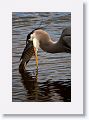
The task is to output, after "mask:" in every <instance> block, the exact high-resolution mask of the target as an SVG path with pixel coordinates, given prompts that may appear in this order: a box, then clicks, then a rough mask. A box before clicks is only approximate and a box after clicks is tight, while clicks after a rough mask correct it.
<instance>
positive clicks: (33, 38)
mask: <svg viewBox="0 0 89 120" xmlns="http://www.w3.org/2000/svg"><path fill="white" fill-rule="evenodd" d="M26 41H27V42H31V41H32V42H33V47H34V53H35V59H36V66H37V68H38V49H39V46H40V43H39V40H38V39H37V38H36V35H35V30H33V31H32V32H31V33H29V34H28V36H27V40H26Z"/></svg>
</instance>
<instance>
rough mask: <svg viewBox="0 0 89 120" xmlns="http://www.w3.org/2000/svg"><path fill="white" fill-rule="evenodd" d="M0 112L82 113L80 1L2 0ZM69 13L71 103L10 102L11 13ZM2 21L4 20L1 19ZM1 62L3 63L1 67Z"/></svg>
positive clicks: (81, 23) (81, 7)
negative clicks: (70, 34) (6, 0)
mask: <svg viewBox="0 0 89 120" xmlns="http://www.w3.org/2000/svg"><path fill="white" fill-rule="evenodd" d="M2 4H3V5H4V8H2V9H1V10H0V11H1V12H2V11H3V14H2V16H1V23H2V24H1V28H2V34H1V39H2V41H1V43H2V44H1V46H0V49H1V50H0V52H1V54H2V59H1V65H0V66H1V68H2V69H1V71H0V73H1V72H2V74H1V84H0V85H1V86H0V91H2V94H1V93H0V95H1V96H0V99H1V102H0V104H1V105H0V108H2V109H0V110H1V111H0V112H1V113H3V114H83V3H82V0H78V1H73V0H61V1H59V0H53V1H52V0H32V1H30V0H27V1H26V0H21V1H20V0H19V1H18V0H15V1H11V0H8V4H5V1H2ZM18 11H19V12H21V11H22V12H24V11H25V12H45V11H47V12H71V33H72V36H71V37H72V53H71V82H72V83H71V84H72V87H71V102H12V12H18ZM2 18H3V19H2ZM2 63H3V64H2Z"/></svg>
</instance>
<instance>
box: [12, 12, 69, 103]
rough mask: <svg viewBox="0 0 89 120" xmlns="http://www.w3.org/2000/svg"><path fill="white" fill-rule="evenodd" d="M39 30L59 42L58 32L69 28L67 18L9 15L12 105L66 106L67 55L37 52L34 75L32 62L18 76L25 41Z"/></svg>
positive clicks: (58, 14)
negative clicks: (50, 104)
mask: <svg viewBox="0 0 89 120" xmlns="http://www.w3.org/2000/svg"><path fill="white" fill-rule="evenodd" d="M40 25H41V26H43V27H44V28H45V30H46V31H47V32H48V33H49V34H50V36H51V38H53V40H54V41H55V40H59V38H60V35H61V33H62V30H63V29H64V28H65V27H68V26H71V14H70V13H68V12H61V13H49V12H45V13H30V12H28V13H27V12H22V13H21V12H14V13H12V101H13V102H27V101H28V102H30V101H31V102H32V101H36V102H38V101H42V102H46V101H47V102H48V101H50V102H70V101H71V55H70V54H68V53H56V54H51V53H46V52H43V51H42V50H41V49H39V52H38V57H39V68H38V74H36V65H35V58H34V57H32V58H31V60H30V61H29V63H28V64H27V67H26V71H25V72H24V74H22V75H21V74H20V73H19V64H20V57H21V54H22V52H23V50H24V47H25V44H26V37H27V34H28V33H29V32H31V31H32V30H33V29H35V28H37V27H39V26H40Z"/></svg>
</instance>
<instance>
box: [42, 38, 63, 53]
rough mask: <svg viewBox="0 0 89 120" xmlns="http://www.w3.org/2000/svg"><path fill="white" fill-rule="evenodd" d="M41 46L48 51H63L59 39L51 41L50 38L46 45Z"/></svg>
mask: <svg viewBox="0 0 89 120" xmlns="http://www.w3.org/2000/svg"><path fill="white" fill-rule="evenodd" d="M41 48H42V49H43V50H44V51H46V52H48V53H60V52H65V51H64V49H63V46H62V45H61V43H60V44H59V41H58V42H53V41H52V40H51V39H50V41H49V42H48V43H47V44H46V45H44V46H43V47H41Z"/></svg>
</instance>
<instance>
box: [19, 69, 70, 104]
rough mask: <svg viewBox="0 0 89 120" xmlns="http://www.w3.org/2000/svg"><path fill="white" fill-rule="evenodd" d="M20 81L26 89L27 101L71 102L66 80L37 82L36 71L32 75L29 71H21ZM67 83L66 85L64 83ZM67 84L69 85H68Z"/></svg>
mask: <svg viewBox="0 0 89 120" xmlns="http://www.w3.org/2000/svg"><path fill="white" fill-rule="evenodd" d="M21 77H22V78H21V81H22V83H23V85H24V88H25V89H26V91H27V96H26V97H27V101H28V102H29V101H30V102H32V101H35V102H46V101H47V102H48V101H50V102H53V101H56V102H59V101H60V102H62V101H63V102H71V85H70V82H69V83H68V81H67V82H66V83H65V84H64V83H63V84H62V82H61V81H55V82H54V81H53V82H52V81H51V80H48V81H46V82H44V83H43V82H42V83H40V82H38V72H37V73H36V75H32V74H31V72H29V71H24V72H23V73H21ZM66 84H67V85H66ZM68 84H69V86H68Z"/></svg>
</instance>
